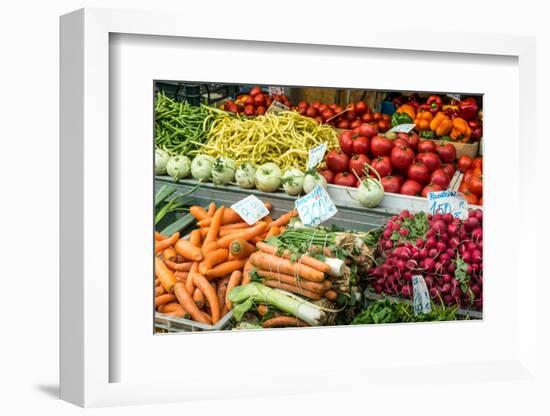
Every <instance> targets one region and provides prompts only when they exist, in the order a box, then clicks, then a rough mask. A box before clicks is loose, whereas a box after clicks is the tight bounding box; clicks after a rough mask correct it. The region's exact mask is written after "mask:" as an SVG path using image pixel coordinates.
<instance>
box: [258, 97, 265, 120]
mask: <svg viewBox="0 0 550 416" xmlns="http://www.w3.org/2000/svg"><path fill="white" fill-rule="evenodd" d="M256 97H257V96H256ZM265 112H266V108H265V107H264V106H263V105H259V106H258V107H256V114H257V115H258V116H261V115H263V114H265Z"/></svg>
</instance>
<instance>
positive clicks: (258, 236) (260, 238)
mask: <svg viewBox="0 0 550 416" xmlns="http://www.w3.org/2000/svg"><path fill="white" fill-rule="evenodd" d="M264 235H267V233H264ZM260 241H264V239H263V237H262V236H261V235H257V236H256V237H254V238H251V239H250V242H251V243H252V244H254V245H256V244H257V243H259V242H260Z"/></svg>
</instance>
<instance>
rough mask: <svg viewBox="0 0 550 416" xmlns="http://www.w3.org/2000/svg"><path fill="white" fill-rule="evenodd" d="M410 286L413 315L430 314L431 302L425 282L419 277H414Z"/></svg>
mask: <svg viewBox="0 0 550 416" xmlns="http://www.w3.org/2000/svg"><path fill="white" fill-rule="evenodd" d="M412 284H413V308H414V314H415V315H418V314H419V313H430V312H431V311H432V301H431V300H430V294H429V292H428V287H427V286H426V281H425V280H424V278H423V277H422V276H421V275H414V276H413V277H412Z"/></svg>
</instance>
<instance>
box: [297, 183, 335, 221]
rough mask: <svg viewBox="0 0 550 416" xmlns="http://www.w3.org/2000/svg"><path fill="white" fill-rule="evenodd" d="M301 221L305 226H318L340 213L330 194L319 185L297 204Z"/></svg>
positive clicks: (298, 200)
mask: <svg viewBox="0 0 550 416" xmlns="http://www.w3.org/2000/svg"><path fill="white" fill-rule="evenodd" d="M295 206H296V210H297V211H298V215H299V216H300V221H302V223H303V224H304V225H309V226H317V225H319V224H321V223H322V222H324V221H326V220H328V219H329V218H330V217H332V216H333V215H334V214H336V213H337V212H338V210H337V209H336V206H335V205H334V203H333V202H332V200H331V199H330V196H329V194H328V193H327V191H326V190H325V188H323V187H322V186H321V185H317V186H316V187H315V188H313V190H312V191H311V192H310V193H309V194H307V195H306V196H304V197H302V198H299V199H297V200H296V202H295Z"/></svg>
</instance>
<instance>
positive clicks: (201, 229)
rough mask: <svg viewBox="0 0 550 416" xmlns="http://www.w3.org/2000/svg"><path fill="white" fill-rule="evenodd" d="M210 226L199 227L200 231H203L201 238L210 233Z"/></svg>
mask: <svg viewBox="0 0 550 416" xmlns="http://www.w3.org/2000/svg"><path fill="white" fill-rule="evenodd" d="M209 229H210V228H209V227H202V228H199V230H200V233H201V240H203V239H204V237H206V234H208V230H209Z"/></svg>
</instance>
